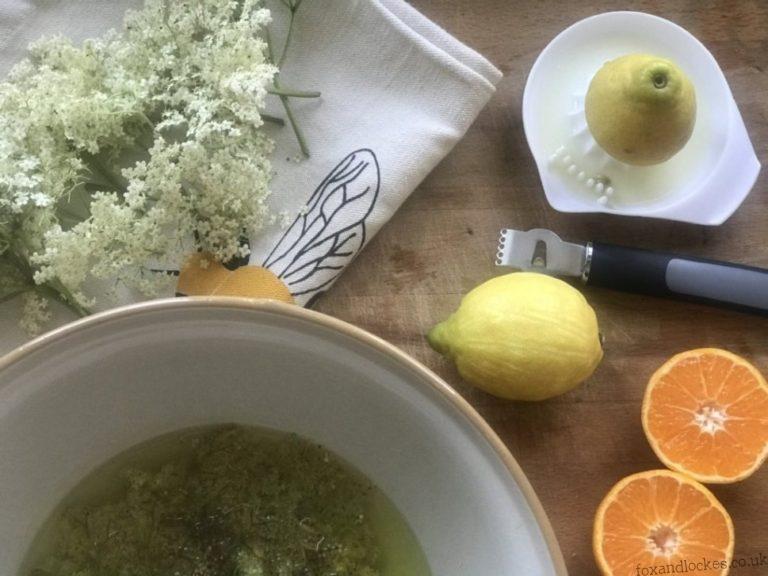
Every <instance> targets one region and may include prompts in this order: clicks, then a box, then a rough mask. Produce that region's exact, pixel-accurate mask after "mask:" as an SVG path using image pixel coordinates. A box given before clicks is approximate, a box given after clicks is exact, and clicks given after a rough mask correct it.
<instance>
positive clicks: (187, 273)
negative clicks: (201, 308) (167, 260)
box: [176, 252, 294, 304]
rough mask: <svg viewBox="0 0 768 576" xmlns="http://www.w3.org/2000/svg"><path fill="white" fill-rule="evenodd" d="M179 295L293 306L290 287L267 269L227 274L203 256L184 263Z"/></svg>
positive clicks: (254, 268)
mask: <svg viewBox="0 0 768 576" xmlns="http://www.w3.org/2000/svg"><path fill="white" fill-rule="evenodd" d="M176 291H177V292H178V293H179V294H183V295H184V296H214V295H217V296H240V297H244V298H268V299H270V300H280V301H282V302H287V303H288V304H293V303H294V300H293V296H291V292H290V290H288V287H287V286H286V285H285V284H284V283H283V282H282V281H281V280H280V279H279V278H278V277H277V276H275V274H273V273H272V272H271V271H269V270H267V269H266V268H262V267H260V266H241V267H240V268H237V269H236V270H228V269H227V268H226V267H225V266H223V265H222V264H220V263H219V262H216V260H214V259H213V257H212V256H211V255H209V254H205V253H200V252H198V253H195V254H193V255H191V256H190V257H189V258H188V259H187V261H186V262H185V263H184V266H183V267H182V269H181V273H180V274H179V281H178V283H177V284H176Z"/></svg>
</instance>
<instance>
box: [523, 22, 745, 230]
mask: <svg viewBox="0 0 768 576" xmlns="http://www.w3.org/2000/svg"><path fill="white" fill-rule="evenodd" d="M638 52H640V53H650V54H654V55H657V56H662V57H665V58H669V59H671V60H673V61H674V62H676V63H677V64H678V65H679V66H680V67H681V68H682V69H683V71H684V72H686V74H688V76H689V77H690V78H691V81H692V82H693V84H694V87H695V89H696V99H697V108H698V110H697V119H696V126H695V129H694V132H693V135H692V136H691V140H690V141H689V142H688V144H686V146H685V147H684V148H683V149H682V150H681V151H680V152H679V153H678V154H677V155H675V156H674V157H673V158H672V159H670V160H668V161H667V162H664V163H663V164H660V165H657V166H653V167H643V168H637V167H631V166H628V165H626V164H622V163H621V162H618V161H616V160H613V159H611V158H610V157H609V156H608V155H607V154H605V152H603V151H602V149H600V148H599V146H597V143H596V142H595V141H594V139H593V138H592V137H591V134H590V133H589V130H588V128H587V127H586V118H585V115H584V109H583V96H584V94H586V92H587V89H588V87H589V83H590V81H591V79H592V77H593V76H594V74H595V73H596V72H597V70H598V69H599V68H600V67H601V66H602V65H603V64H604V63H605V62H607V61H609V60H612V59H614V58H617V57H619V56H623V55H625V54H632V53H638ZM523 125H524V127H525V134H526V137H527V139H528V144H529V146H530V149H531V152H532V153H533V156H534V159H535V160H536V165H537V167H538V169H539V174H540V176H541V181H542V185H543V187H544V192H545V194H546V196H547V201H548V202H549V203H550V205H551V206H552V207H553V208H555V209H556V210H559V211H560V212H606V213H612V214H623V215H627V216H646V217H653V218H664V219H669V220H679V221H683V222H692V223H696V224H707V225H718V224H722V223H723V222H724V221H725V220H726V219H727V218H728V217H730V216H731V214H733V212H734V211H735V210H736V209H737V208H738V207H739V206H740V205H741V203H742V202H743V201H744V199H745V198H746V197H747V195H748V194H749V192H750V190H751V189H752V186H753V185H754V183H755V181H756V179H757V176H758V174H759V172H760V162H759V161H758V159H757V156H756V154H755V151H754V148H753V146H752V143H751V142H750V139H749V135H748V134H747V131H746V128H745V126H744V121H743V120H742V118H741V114H740V113H739V109H738V107H737V106H736V102H735V101H734V99H733V95H732V94H731V89H730V87H729V86H728V82H727V81H726V78H725V76H724V74H723V72H722V70H721V69H720V67H719V66H718V64H717V61H716V60H715V58H714V57H713V56H712V54H710V52H709V51H708V50H707V49H706V48H705V47H704V45H703V44H702V43H701V42H699V41H698V40H697V39H696V38H695V37H694V36H693V35H692V34H690V33H689V32H687V31H686V30H684V29H683V28H681V27H680V26H678V25H677V24H674V23H672V22H670V21H669V20H665V19H663V18H659V17H658V16H653V15H651V14H645V13H642V12H607V13H604V14H598V15H596V16H592V17H589V18H585V19H584V20H581V21H579V22H577V23H575V24H573V25H572V26H570V27H569V28H567V29H566V30H564V31H563V32H561V33H560V34H559V35H558V36H557V37H556V38H555V39H554V40H552V41H551V42H550V43H549V44H548V45H547V47H546V48H545V49H544V50H543V51H542V52H541V54H540V55H539V57H538V58H537V60H536V62H535V63H534V65H533V67H532V68H531V72H530V74H529V76H528V81H527V82H526V86H525V92H524V95H523ZM561 146H565V147H566V149H567V151H568V152H571V153H573V152H575V156H578V158H575V157H574V160H573V161H574V162H575V164H576V165H580V166H581V165H582V163H583V165H584V167H585V168H586V173H587V175H589V174H590V173H591V172H594V173H595V174H598V173H602V174H604V175H607V176H608V177H610V178H611V179H612V181H614V182H615V186H616V198H617V202H615V203H610V202H609V203H608V204H607V205H601V204H599V203H598V202H597V199H598V197H599V196H600V194H597V193H594V192H593V191H591V190H589V189H588V188H587V187H586V186H585V185H584V183H583V181H578V180H577V179H576V177H575V175H568V174H566V171H565V168H566V166H565V165H561V164H558V161H554V162H553V161H552V160H551V157H552V156H553V154H555V153H557V152H558V150H559V148H560V147H561ZM580 169H581V168H579V170H580ZM574 174H575V173H574ZM633 182H634V183H643V186H644V187H645V188H647V189H648V190H649V192H646V193H644V194H643V195H641V196H639V197H637V198H632V200H631V201H629V202H627V201H623V202H622V201H621V198H620V196H621V192H622V190H621V189H622V188H628V187H631V183H633Z"/></svg>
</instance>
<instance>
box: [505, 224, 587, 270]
mask: <svg viewBox="0 0 768 576" xmlns="http://www.w3.org/2000/svg"><path fill="white" fill-rule="evenodd" d="M496 265H497V266H509V267H512V268H518V269H519V270H529V271H534V272H541V273H543V274H550V275H552V276H576V277H581V276H582V275H583V274H584V271H585V268H586V265H587V247H586V246H584V245H581V244H572V243H570V242H564V241H563V240H561V239H560V237H559V236H558V235H557V234H555V233H554V232H552V231H551V230H546V229H544V228H535V229H533V230H528V231H527V232H525V231H521V230H512V229H510V228H507V229H504V230H502V231H501V238H500V239H499V250H498V252H497V254H496Z"/></svg>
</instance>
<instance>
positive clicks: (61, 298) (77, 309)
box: [37, 282, 91, 318]
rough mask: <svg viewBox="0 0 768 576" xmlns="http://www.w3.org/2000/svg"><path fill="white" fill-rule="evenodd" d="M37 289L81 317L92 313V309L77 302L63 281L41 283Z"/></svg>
mask: <svg viewBox="0 0 768 576" xmlns="http://www.w3.org/2000/svg"><path fill="white" fill-rule="evenodd" d="M37 290H38V292H39V293H41V294H43V295H44V296H48V297H49V298H52V299H54V300H56V301H57V302H60V303H61V304H63V305H64V306H66V307H67V308H69V309H70V310H71V311H72V312H74V313H75V314H77V315H78V316H80V317H81V318H83V317H85V316H88V315H89V314H90V313H91V312H90V310H88V309H87V308H85V307H84V306H81V305H80V304H78V303H77V301H76V300H75V298H74V296H72V293H71V292H70V291H69V290H67V288H66V287H65V286H64V285H62V284H61V282H49V283H47V284H41V285H39V286H37Z"/></svg>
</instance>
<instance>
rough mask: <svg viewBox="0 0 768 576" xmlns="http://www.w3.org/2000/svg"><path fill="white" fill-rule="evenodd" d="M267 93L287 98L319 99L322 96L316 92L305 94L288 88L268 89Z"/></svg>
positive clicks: (275, 87) (274, 87)
mask: <svg viewBox="0 0 768 576" xmlns="http://www.w3.org/2000/svg"><path fill="white" fill-rule="evenodd" d="M267 92H268V93H269V94H274V95H275V96H288V97H289V98H320V96H322V94H321V93H320V92H317V91H311V92H305V91H302V90H292V89H290V88H278V87H277V86H273V87H272V88H268V89H267Z"/></svg>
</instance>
